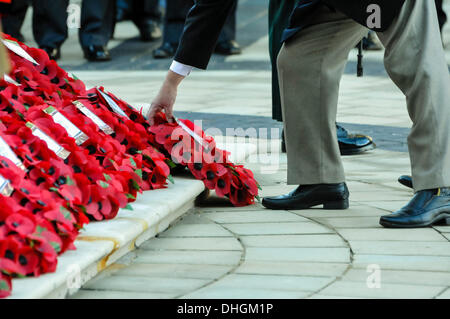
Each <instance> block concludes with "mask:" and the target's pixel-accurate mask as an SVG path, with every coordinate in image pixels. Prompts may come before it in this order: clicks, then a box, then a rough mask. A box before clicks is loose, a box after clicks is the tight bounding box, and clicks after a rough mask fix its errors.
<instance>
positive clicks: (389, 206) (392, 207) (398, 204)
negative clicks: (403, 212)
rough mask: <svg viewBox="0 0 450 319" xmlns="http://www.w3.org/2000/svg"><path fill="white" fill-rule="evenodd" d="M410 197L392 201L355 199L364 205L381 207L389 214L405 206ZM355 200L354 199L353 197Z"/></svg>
mask: <svg viewBox="0 0 450 319" xmlns="http://www.w3.org/2000/svg"><path fill="white" fill-rule="evenodd" d="M411 197H412V196H410V198H405V199H404V200H392V201H385V200H379V201H368V200H365V201H355V202H357V203H361V204H364V205H368V206H370V207H375V208H379V209H382V210H385V211H386V212H387V213H386V215H388V214H389V212H395V211H397V210H399V209H400V208H402V207H403V206H405V205H406V204H407V203H408V202H409V200H411ZM352 200H353V199H352Z"/></svg>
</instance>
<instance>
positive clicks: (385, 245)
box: [350, 241, 450, 271]
mask: <svg viewBox="0 0 450 319" xmlns="http://www.w3.org/2000/svg"><path fill="white" fill-rule="evenodd" d="M350 246H351V247H352V250H353V252H354V253H355V254H364V255H400V256H404V255H411V256H450V242H410V241H397V242H395V241H350ZM449 271H450V269H449Z"/></svg>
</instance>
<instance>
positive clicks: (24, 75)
mask: <svg viewBox="0 0 450 319" xmlns="http://www.w3.org/2000/svg"><path fill="white" fill-rule="evenodd" d="M2 37H3V39H5V40H9V41H13V42H15V43H17V44H18V45H19V46H20V47H21V48H22V49H23V50H25V51H26V52H27V53H28V54H29V55H30V56H31V57H32V58H33V59H34V60H35V61H36V62H37V64H34V63H33V62H31V61H28V60H27V59H25V58H23V57H21V56H19V55H17V54H13V53H12V54H10V55H9V57H10V60H11V64H12V70H13V71H12V72H11V74H10V75H11V77H12V79H14V80H15V81H16V82H17V83H18V84H23V85H24V90H25V91H29V90H34V93H33V94H36V93H37V92H39V94H40V95H42V96H43V97H44V96H45V97H46V98H49V97H50V96H51V95H53V94H55V93H57V94H58V95H59V96H61V97H66V98H75V97H76V96H78V95H83V94H84V92H85V90H86V89H85V85H84V83H83V82H82V81H80V80H79V79H77V78H75V77H71V76H69V75H68V73H67V72H66V71H65V70H63V69H62V68H60V67H59V66H58V64H57V63H56V62H55V61H53V60H51V59H50V58H49V57H48V55H47V53H46V52H45V51H44V50H41V49H37V48H31V47H28V46H27V45H25V44H24V43H22V42H20V41H18V40H16V39H14V38H13V37H11V36H9V35H7V34H4V33H3V34H2Z"/></svg>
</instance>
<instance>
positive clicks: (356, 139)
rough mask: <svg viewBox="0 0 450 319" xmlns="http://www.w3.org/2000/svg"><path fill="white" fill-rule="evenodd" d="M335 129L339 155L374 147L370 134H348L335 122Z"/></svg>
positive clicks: (365, 150) (354, 153) (362, 151)
mask: <svg viewBox="0 0 450 319" xmlns="http://www.w3.org/2000/svg"><path fill="white" fill-rule="evenodd" d="M336 131H337V137H338V142H339V150H340V151H341V155H357V154H361V153H364V152H367V151H370V150H373V149H375V148H376V145H375V143H374V142H373V140H372V138H371V137H370V136H366V135H362V134H350V133H349V132H348V131H347V130H346V129H345V128H343V127H342V126H340V125H338V124H336Z"/></svg>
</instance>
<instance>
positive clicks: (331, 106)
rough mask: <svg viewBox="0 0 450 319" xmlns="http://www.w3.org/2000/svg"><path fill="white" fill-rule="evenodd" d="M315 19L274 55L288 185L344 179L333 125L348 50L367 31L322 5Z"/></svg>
mask: <svg viewBox="0 0 450 319" xmlns="http://www.w3.org/2000/svg"><path fill="white" fill-rule="evenodd" d="M315 19H316V21H314V22H313V23H314V25H312V26H311V27H308V28H307V29H305V30H303V31H300V32H299V34H298V35H297V36H296V37H295V38H294V39H291V40H290V41H289V42H288V43H286V44H284V45H283V48H282V49H281V52H280V54H279V57H278V72H279V81H280V91H281V101H282V109H283V118H284V128H285V134H286V145H287V155H288V184H295V185H299V184H301V185H310V184H333V183H341V182H344V181H345V175H344V169H343V165H342V162H341V156H340V151H339V145H338V141H337V138H336V125H335V122H336V113H337V104H338V95H339V82H340V79H341V77H342V74H343V72H344V68H345V65H346V62H347V58H348V54H349V52H350V50H351V49H352V48H354V46H355V45H356V44H357V43H358V42H359V41H360V40H361V39H362V38H363V37H364V35H365V34H366V33H367V29H365V28H364V27H362V26H360V25H359V24H357V23H356V22H354V21H353V20H350V19H348V18H347V17H346V16H344V15H343V14H341V13H338V12H333V11H331V10H330V9H328V8H327V7H326V6H323V7H322V8H321V11H320V14H318V15H317V16H316V18H315Z"/></svg>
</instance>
